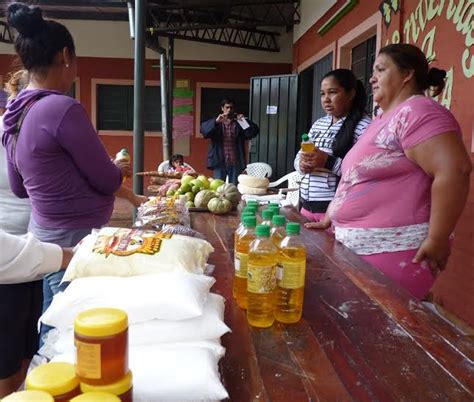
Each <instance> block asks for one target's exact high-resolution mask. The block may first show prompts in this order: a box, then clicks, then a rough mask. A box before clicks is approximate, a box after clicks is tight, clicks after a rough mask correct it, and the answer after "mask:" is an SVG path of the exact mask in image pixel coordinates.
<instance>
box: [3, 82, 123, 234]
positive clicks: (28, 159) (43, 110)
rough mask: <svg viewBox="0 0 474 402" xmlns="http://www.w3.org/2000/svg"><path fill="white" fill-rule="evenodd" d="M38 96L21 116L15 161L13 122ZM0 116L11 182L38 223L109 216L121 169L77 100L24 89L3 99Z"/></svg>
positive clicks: (82, 223)
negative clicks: (4, 108) (4, 104)
mask: <svg viewBox="0 0 474 402" xmlns="http://www.w3.org/2000/svg"><path fill="white" fill-rule="evenodd" d="M41 96H43V97H42V98H40V99H39V100H37V101H36V102H35V103H34V104H33V105H32V106H31V108H30V110H29V111H28V113H27V114H26V116H25V118H24V120H23V123H22V126H21V130H20V135H19V136H18V140H17V143H16V150H15V153H14V162H15V163H14V162H13V161H12V155H13V149H14V148H15V147H14V140H13V138H14V134H15V132H16V127H17V123H18V121H19V119H20V117H21V115H22V112H23V110H24V108H25V106H26V105H28V104H29V103H30V102H31V101H32V100H34V99H38V98H39V97H41ZM3 120H4V129H5V132H4V135H3V140H2V142H3V144H4V146H5V147H6V149H7V154H8V175H9V180H10V186H11V189H12V191H13V192H14V193H15V194H16V195H17V196H18V197H20V198H25V197H28V196H29V197H30V199H31V206H32V217H33V219H34V221H35V222H36V223H38V224H39V225H41V226H43V227H46V228H54V229H55V228H66V229H67V228H88V227H97V226H101V225H104V224H105V223H107V222H108V220H109V219H110V216H111V214H112V210H113V203H114V196H113V194H114V193H115V192H116V191H117V190H118V189H119V187H120V185H121V183H122V174H121V172H120V169H118V168H117V167H116V166H115V165H114V164H113V162H112V161H111V160H110V158H109V156H108V155H107V152H106V150H105V148H104V146H103V144H102V142H101V141H100V139H99V136H98V135H97V132H96V131H95V130H94V128H93V126H92V124H91V122H90V120H89V117H88V116H87V113H86V111H85V110H84V108H83V107H82V105H81V104H80V103H79V102H77V101H76V100H75V99H72V98H70V97H68V96H65V95H62V94H61V93H59V92H56V91H48V90H24V91H22V92H21V93H20V94H19V95H18V97H17V98H16V99H14V100H13V101H12V102H11V103H10V104H9V105H7V112H6V114H5V115H4V119H3ZM16 167H18V171H17V169H16ZM18 172H19V173H18Z"/></svg>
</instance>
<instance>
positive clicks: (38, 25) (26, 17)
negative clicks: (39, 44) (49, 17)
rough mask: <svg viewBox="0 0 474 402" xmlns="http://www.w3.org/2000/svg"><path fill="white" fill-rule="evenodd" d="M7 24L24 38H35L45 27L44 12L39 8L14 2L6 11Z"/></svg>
mask: <svg viewBox="0 0 474 402" xmlns="http://www.w3.org/2000/svg"><path fill="white" fill-rule="evenodd" d="M6 16H7V22H8V24H9V25H11V26H12V27H13V28H15V29H16V30H17V31H18V33H19V34H20V35H22V36H24V37H33V36H35V35H36V34H38V33H39V32H40V31H41V30H42V29H43V27H44V26H45V20H44V19H43V12H42V11H41V9H40V8H39V7H35V6H27V5H26V4H23V3H19V2H13V3H11V4H10V5H9V6H8V8H7V11H6Z"/></svg>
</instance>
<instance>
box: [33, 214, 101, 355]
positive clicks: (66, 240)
mask: <svg viewBox="0 0 474 402" xmlns="http://www.w3.org/2000/svg"><path fill="white" fill-rule="evenodd" d="M92 229H93V228H84V229H52V228H45V227H43V226H41V225H38V224H37V223H36V222H35V221H34V219H33V218H31V219H30V225H29V227H28V231H29V232H31V233H32V234H33V235H34V236H35V237H36V238H37V239H39V240H41V241H44V242H49V243H54V244H57V245H58V246H61V247H74V246H76V245H77V243H79V242H80V241H81V240H82V239H83V238H84V237H86V236H87V235H88V234H89V233H90V232H91V231H92ZM63 276H64V271H59V272H54V273H52V274H48V275H46V276H45V277H44V278H43V313H44V312H45V311H46V309H47V308H48V307H49V305H50V304H51V302H52V301H53V297H54V295H56V294H58V293H59V292H62V291H64V289H66V288H67V286H68V285H69V283H63V284H61V280H62V279H63ZM50 329H51V327H50V326H48V325H44V324H41V330H40V347H41V346H42V345H43V336H44V335H46V333H47V332H48V331H49V330H50Z"/></svg>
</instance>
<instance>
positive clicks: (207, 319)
mask: <svg viewBox="0 0 474 402" xmlns="http://www.w3.org/2000/svg"><path fill="white" fill-rule="evenodd" d="M223 320H224V298H223V297H222V296H220V295H216V294H213V293H210V294H209V296H208V298H207V301H206V304H205V305H204V311H203V314H202V315H201V316H199V317H195V318H189V319H187V320H180V321H168V320H151V321H146V322H140V323H137V324H130V325H129V327H128V333H129V337H128V338H129V345H130V346H140V345H149V344H162V343H176V342H197V341H204V340H209V339H218V338H220V337H221V336H222V335H224V334H226V333H227V332H229V331H230V329H229V327H228V326H227V325H226V324H225V323H224V321H223ZM43 342H44V343H43V346H42V348H41V350H40V351H39V354H41V355H43V356H45V357H47V358H48V359H51V358H53V357H54V356H56V355H58V354H63V353H70V352H71V351H74V350H75V349H74V331H73V329H72V328H70V329H68V330H66V331H59V330H57V329H52V330H51V331H49V332H48V334H47V335H46V338H45V339H43Z"/></svg>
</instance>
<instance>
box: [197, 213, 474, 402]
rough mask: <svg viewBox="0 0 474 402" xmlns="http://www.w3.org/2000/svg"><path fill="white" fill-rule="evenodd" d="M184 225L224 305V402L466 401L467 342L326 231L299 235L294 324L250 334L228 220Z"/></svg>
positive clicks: (469, 377)
mask: <svg viewBox="0 0 474 402" xmlns="http://www.w3.org/2000/svg"><path fill="white" fill-rule="evenodd" d="M286 214H287V217H288V218H289V219H290V220H293V221H301V218H300V217H299V215H298V214H297V213H296V212H295V211H287V213H286ZM192 222H193V227H194V228H195V229H196V230H199V231H201V232H202V233H203V234H205V235H206V236H207V238H208V240H209V241H210V242H211V243H212V245H213V246H214V248H215V252H214V253H213V254H212V255H211V258H210V263H212V264H215V266H216V268H215V272H214V275H215V277H216V279H217V282H216V284H215V285H214V287H213V291H214V292H216V293H219V294H221V295H223V296H224V297H225V298H226V300H227V302H226V309H225V322H226V323H227V325H229V327H230V328H231V329H232V333H230V334H227V335H225V336H224V337H223V338H222V342H223V345H224V346H225V347H226V348H227V351H226V355H225V357H224V359H223V360H222V361H221V371H222V376H223V382H224V385H225V387H226V388H227V390H228V392H229V395H230V400H231V401H233V402H239V401H282V402H283V401H284V402H298V401H350V400H354V401H473V400H474V363H473V359H474V346H473V340H472V338H469V337H467V336H463V335H460V334H459V333H457V331H455V330H454V329H453V328H452V327H451V326H450V325H449V324H447V323H446V322H444V321H443V320H442V319H441V318H439V317H438V316H436V315H435V314H433V313H431V312H430V311H429V310H428V309H426V308H425V307H424V305H423V304H422V303H420V302H419V301H418V300H417V299H414V298H413V297H411V296H410V295H409V294H408V293H406V292H405V291H404V290H403V289H401V288H399V287H398V286H397V285H395V284H394V283H392V282H391V281H390V280H389V279H388V278H387V277H385V276H384V275H383V274H381V273H379V272H378V271H377V270H376V269H374V268H372V267H371V266H370V265H369V264H367V263H365V262H363V261H362V260H361V259H360V258H359V257H358V256H357V255H355V254H354V253H352V252H351V251H350V250H348V249H347V248H345V247H344V246H342V245H341V244H339V243H337V242H336V241H335V240H334V239H333V237H331V236H330V235H328V234H327V233H326V232H321V231H309V230H306V229H304V228H303V229H302V237H303V239H304V242H305V244H306V246H307V249H308V262H307V273H306V288H305V301H304V311H303V319H302V320H301V321H300V322H299V323H298V324H296V325H287V326H285V325H282V324H275V325H274V326H273V327H271V328H269V329H256V328H252V327H250V326H249V325H248V324H247V320H246V315H245V311H243V310H241V309H240V308H239V307H238V306H237V304H236V303H235V301H234V300H233V298H232V281H233V231H234V229H235V227H236V226H237V223H238V218H237V215H228V216H216V215H212V214H209V213H194V214H192Z"/></svg>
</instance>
